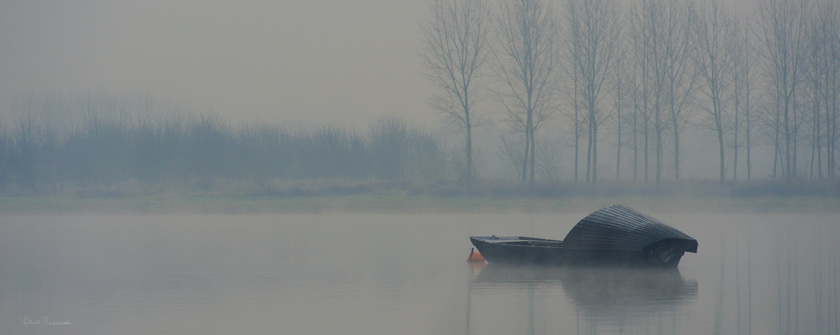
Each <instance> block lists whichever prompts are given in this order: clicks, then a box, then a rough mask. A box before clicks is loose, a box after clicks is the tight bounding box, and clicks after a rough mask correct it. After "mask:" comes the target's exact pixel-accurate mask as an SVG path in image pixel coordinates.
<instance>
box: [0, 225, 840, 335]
mask: <svg viewBox="0 0 840 335" xmlns="http://www.w3.org/2000/svg"><path fill="white" fill-rule="evenodd" d="M586 214H587V213H585V212H580V213H563V214H556V213H544V214H525V213H503V214H498V213H496V214H281V215H229V216H224V215H222V216H210V215H206V216H204V215H191V216H177V215H117V216H108V215H89V216H83V215H74V216H5V217H0V329H2V333H4V334H5V333H7V332H8V333H10V334H158V333H160V334H163V333H166V334H229V333H249V334H261V333H272V334H276V333H282V334H324V333H337V334H558V333H562V334H596V333H597V334H624V333H629V334H711V333H716V332H717V333H725V334H750V333H752V334H776V333H780V334H787V333H805V334H837V333H838V329H839V328H838V302H840V300H839V299H838V296H840V292H838V287H840V279H838V275H840V249H838V247H837V246H836V244H837V243H836V241H838V238H840V219H838V216H837V215H836V213H817V214H814V213H809V214H800V213H790V214H779V213H773V214H761V213H747V214H720V213H695V212H685V213H656V212H650V214H652V215H653V216H655V217H657V218H659V219H660V220H662V221H665V222H667V223H669V224H671V225H673V226H675V227H677V228H678V229H680V230H682V231H684V232H686V233H687V234H689V235H691V236H692V237H695V238H696V239H697V240H698V241H699V242H700V248H699V253H698V254H687V255H686V256H685V257H684V258H683V260H682V262H681V264H680V266H679V269H678V270H677V271H639V270H626V269H625V270H616V269H604V268H534V267H511V266H502V265H499V264H488V265H487V266H486V267H484V268H482V269H480V270H478V269H471V268H470V266H468V265H467V264H466V263H465V259H466V256H467V254H468V253H469V249H470V245H469V241H468V238H467V237H468V236H469V235H471V234H472V235H478V234H502V235H519V234H521V235H536V236H542V237H553V238H562V237H563V236H565V234H566V233H567V232H568V231H569V229H571V227H572V226H573V225H574V224H575V223H576V221H577V220H578V219H580V218H581V217H583V216H585V215H586Z"/></svg>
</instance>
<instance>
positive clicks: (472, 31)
mask: <svg viewBox="0 0 840 335" xmlns="http://www.w3.org/2000/svg"><path fill="white" fill-rule="evenodd" d="M555 5H556V6H555ZM838 8H840V4H838V3H836V1H832V0H768V1H762V2H760V3H759V5H758V8H757V10H754V11H753V12H754V13H755V14H753V15H744V14H740V13H739V12H738V11H737V10H736V9H735V8H732V7H731V6H729V4H726V3H724V2H722V1H720V0H704V1H700V2H692V1H688V0H628V1H620V0H559V1H558V2H556V3H551V2H549V1H546V0H499V3H498V4H491V3H489V2H488V1H484V0H432V5H431V15H430V16H429V17H428V19H427V20H426V21H425V22H424V23H423V25H422V30H423V33H424V42H425V46H424V48H423V49H422V52H421V55H422V57H423V60H424V61H425V64H426V65H427V68H428V70H429V71H428V74H429V77H430V78H431V79H432V82H433V83H434V84H435V85H436V86H437V87H438V88H439V91H438V94H436V95H435V96H434V98H433V99H432V102H433V106H434V107H435V109H437V110H438V111H441V112H443V113H445V114H446V115H447V116H449V117H450V118H451V120H453V121H454V123H455V124H456V125H458V126H459V129H461V130H463V133H464V135H465V141H464V143H465V149H464V154H465V156H466V160H465V161H466V166H465V167H464V169H465V172H464V173H463V175H464V176H465V179H466V180H467V181H468V182H472V180H473V179H474V174H475V168H474V167H473V164H472V162H473V160H474V159H473V157H472V156H473V152H474V150H473V147H472V146H473V139H472V137H473V133H474V127H476V126H478V125H480V124H481V122H482V121H488V120H491V119H495V120H496V121H499V122H503V123H506V124H508V125H510V126H511V129H512V130H513V131H514V133H516V134H519V135H520V136H522V141H520V142H517V143H516V145H517V146H519V148H520V149H518V150H519V152H520V153H519V154H516V155H511V156H515V157H516V159H517V160H519V162H518V163H516V166H517V169H518V171H519V173H518V174H519V178H520V179H521V180H522V181H523V182H528V183H529V184H530V185H533V183H534V174H535V173H534V171H535V167H537V168H539V166H540V165H539V164H538V163H537V162H536V160H537V159H538V156H539V155H538V154H539V152H540V150H537V149H536V147H537V145H540V144H541V143H543V142H541V141H538V139H537V133H538V131H539V130H541V129H561V130H560V131H562V132H564V136H565V137H567V138H569V139H570V140H573V141H569V142H573V143H574V144H573V146H574V163H573V164H574V180H575V181H577V180H578V179H579V178H585V181H586V182H588V183H592V184H594V183H596V181H597V180H598V178H599V176H598V175H597V171H598V156H599V150H598V149H599V147H598V145H599V144H602V143H603V142H604V140H603V139H602V138H604V137H602V136H599V134H601V133H602V132H606V133H607V134H608V136H606V137H607V138H611V139H614V140H615V142H614V149H615V154H616V157H615V164H616V167H615V171H616V176H615V177H616V178H620V177H621V171H623V170H622V168H621V165H620V164H621V162H622V160H624V161H632V178H633V179H639V178H643V179H644V181H645V182H647V181H649V180H651V179H652V180H654V181H655V182H656V183H657V184H658V183H659V182H660V181H661V180H662V179H663V172H664V167H665V166H666V160H667V159H668V156H670V159H672V161H670V163H667V164H669V165H670V167H671V168H672V169H673V171H674V176H673V178H674V179H676V180H679V179H680V170H681V155H683V153H682V152H681V151H680V150H681V142H680V140H681V137H682V136H683V134H684V133H685V131H686V130H687V129H691V130H698V131H700V132H702V133H703V134H708V138H709V140H710V141H713V142H714V143H715V151H716V152H717V158H718V162H717V163H718V164H717V166H718V172H719V173H718V175H719V180H720V183H721V184H723V183H724V182H726V181H727V180H730V179H731V180H736V179H737V178H739V176H738V173H739V171H743V172H741V173H742V174H744V172H745V174H746V179H751V178H752V171H753V165H754V164H753V152H754V149H755V147H756V145H757V143H763V144H764V147H769V148H770V149H771V150H772V152H773V157H774V158H773V167H772V175H771V176H772V178H780V179H783V180H785V181H792V180H797V179H803V178H814V179H823V178H835V177H836V172H837V166H836V158H835V155H836V152H837V146H836V142H837V140H836V133H837V121H836V114H837V100H838V93H840V85H838V77H840V10H839V9H838ZM491 111H492V112H491ZM551 121H555V122H554V123H553V125H556V126H557V127H554V128H546V127H545V126H546V125H547V124H552V122H551ZM504 143H505V151H506V152H510V151H511V150H510V149H511V142H510V141H504ZM584 144H585V153H583V152H582V151H583V146H584ZM622 149H624V152H625V156H624V158H623V159H622ZM627 150H629V151H631V158H627V157H628V156H627V154H626V151H627ZM803 152H805V153H803ZM583 155H585V156H584V157H583V159H580V157H581V156H583ZM739 160H741V161H745V162H740V161H739ZM581 161H582V162H581ZM739 163H740V164H745V165H746V167H745V168H744V167H741V168H739ZM803 164H806V165H807V169H806V168H802V167H801V165H803ZM579 166H582V167H583V168H585V173H584V174H583V175H582V176H581V177H579V173H578V170H579ZM627 169H628V168H625V170H627ZM728 171H730V172H731V175H729V173H728ZM650 174H652V176H651V175H650ZM625 177H627V176H625ZM741 178H743V177H741Z"/></svg>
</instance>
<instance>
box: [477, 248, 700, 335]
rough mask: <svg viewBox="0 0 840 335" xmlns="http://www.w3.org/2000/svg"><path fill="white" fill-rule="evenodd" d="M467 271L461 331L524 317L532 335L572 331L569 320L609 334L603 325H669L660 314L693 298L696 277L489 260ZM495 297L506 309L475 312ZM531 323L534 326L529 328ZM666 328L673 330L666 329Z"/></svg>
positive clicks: (644, 327) (649, 270) (645, 327)
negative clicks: (464, 325)
mask: <svg viewBox="0 0 840 335" xmlns="http://www.w3.org/2000/svg"><path fill="white" fill-rule="evenodd" d="M473 273H474V277H473V280H472V282H471V283H470V289H469V295H470V296H469V297H468V299H467V304H468V306H467V317H466V321H467V333H473V332H474V333H486V330H487V329H485V328H491V329H494V328H497V327H505V326H506V325H509V324H511V323H516V322H515V321H517V320H520V321H522V319H526V318H527V320H528V324H527V326H526V327H528V328H529V329H528V331H526V333H532V334H533V333H556V332H558V331H559V332H561V333H569V332H570V331H571V332H572V333H574V329H571V330H570V329H569V326H570V324H576V328H578V329H579V330H580V329H581V328H582V329H583V330H580V332H582V333H594V332H596V331H595V329H596V328H598V330H597V332H598V333H601V332H604V331H606V333H610V331H609V330H608V329H604V328H615V329H616V331H618V332H622V330H623V331H627V330H630V329H634V328H641V329H637V330H640V331H642V333H645V332H648V331H651V330H652V329H649V326H648V325H647V323H649V322H648V321H650V320H651V319H655V320H659V321H655V322H653V323H657V322H659V323H660V325H659V326H660V327H664V328H668V327H672V326H670V325H668V324H672V323H671V322H665V323H666V325H664V326H663V325H662V323H663V322H662V320H663V316H664V317H665V318H668V317H672V318H673V317H675V315H674V314H675V313H676V312H675V311H676V307H677V306H681V305H683V304H686V303H688V302H691V301H693V300H694V299H695V298H696V297H697V294H698V284H697V281H696V280H686V279H685V278H683V277H682V275H681V274H680V272H679V270H678V269H677V268H615V267H603V266H601V267H592V266H556V267H546V266H533V265H512V264H499V263H489V264H487V265H486V266H485V267H483V268H481V269H480V271H477V272H476V271H474V272H473ZM501 297H504V298H503V299H505V300H506V303H507V304H508V305H510V306H511V307H510V308H508V309H509V311H508V312H507V313H503V314H502V315H501V316H500V315H498V314H497V312H492V314H494V315H495V316H483V315H481V313H482V310H484V308H483V306H482V304H485V303H488V301H487V300H492V301H495V303H498V301H497V299H500V298H501ZM523 300H526V301H527V308H524V307H525V306H522V304H525V302H524V301H523ZM514 301H518V302H520V304H519V305H517V304H515V303H512V302H514ZM473 304H474V306H473ZM514 306H518V307H514ZM488 312H489V311H488ZM506 318H513V319H512V320H505V319H506ZM471 319H472V322H473V324H472V325H471V324H470V322H471ZM478 320H481V321H478ZM535 320H536V322H535ZM580 322H583V324H580ZM479 323H480V324H479ZM535 323H536V326H537V328H540V329H538V330H535ZM490 324H495V325H493V326H491V325H490ZM523 326H525V325H523ZM470 328H473V329H474V330H475V331H470ZM476 328H481V329H482V331H478V330H477V329H476ZM542 328H545V329H542ZM586 329H588V330H589V331H586ZM659 330H667V329H659ZM494 331H495V330H494ZM512 331H515V332H522V331H523V329H514V330H512ZM671 331H676V329H671V330H667V332H671ZM492 332H493V331H491V333H492Z"/></svg>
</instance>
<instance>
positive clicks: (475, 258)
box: [467, 248, 486, 263]
mask: <svg viewBox="0 0 840 335" xmlns="http://www.w3.org/2000/svg"><path fill="white" fill-rule="evenodd" d="M467 262H470V263H484V262H486V260H485V259H484V256H481V253H480V252H478V251H475V248H472V249H470V257H468V258H467Z"/></svg>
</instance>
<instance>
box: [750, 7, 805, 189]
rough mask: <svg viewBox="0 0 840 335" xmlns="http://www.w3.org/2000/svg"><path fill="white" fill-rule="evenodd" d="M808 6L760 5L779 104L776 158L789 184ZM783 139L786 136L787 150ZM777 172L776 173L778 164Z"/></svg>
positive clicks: (764, 43) (792, 162) (765, 54)
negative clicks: (780, 158)
mask: <svg viewBox="0 0 840 335" xmlns="http://www.w3.org/2000/svg"><path fill="white" fill-rule="evenodd" d="M806 4H807V2H806V1H797V0H767V1H763V2H761V3H760V5H759V8H760V10H759V13H760V20H759V22H760V25H761V30H762V32H763V34H762V36H761V37H762V44H763V45H762V47H763V49H764V52H763V53H764V57H765V58H766V60H767V66H768V69H767V74H768V77H769V78H770V81H771V83H770V85H771V86H772V88H773V93H774V95H775V97H774V98H775V100H776V112H775V113H774V115H775V124H776V131H775V133H776V135H775V136H774V143H775V146H776V155H777V156H781V157H782V158H783V165H782V167H783V169H782V171H783V173H784V175H785V180H786V181H788V182H790V181H791V180H792V179H793V178H794V177H795V176H796V172H795V170H796V166H795V160H796V158H795V150H796V149H795V146H796V144H795V143H796V137H797V136H798V132H797V128H798V127H797V119H796V107H795V106H796V102H795V101H796V92H797V86H798V84H799V83H800V82H801V81H802V73H803V66H804V65H803V64H804V58H805V51H806V48H805V41H806V39H805V22H806V13H807V11H806ZM779 132H782V134H779ZM780 135H781V136H783V141H784V143H783V144H784V148H782V143H781V140H782V138H780ZM773 169H774V171H775V169H776V165H775V164H774V166H773ZM774 175H775V173H774Z"/></svg>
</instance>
